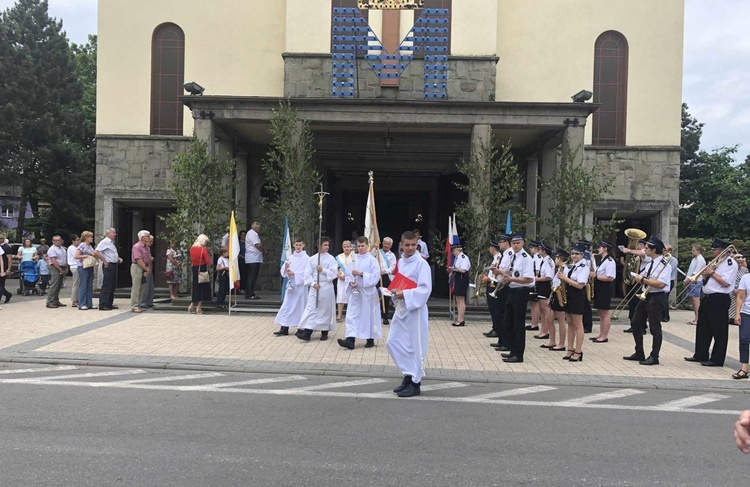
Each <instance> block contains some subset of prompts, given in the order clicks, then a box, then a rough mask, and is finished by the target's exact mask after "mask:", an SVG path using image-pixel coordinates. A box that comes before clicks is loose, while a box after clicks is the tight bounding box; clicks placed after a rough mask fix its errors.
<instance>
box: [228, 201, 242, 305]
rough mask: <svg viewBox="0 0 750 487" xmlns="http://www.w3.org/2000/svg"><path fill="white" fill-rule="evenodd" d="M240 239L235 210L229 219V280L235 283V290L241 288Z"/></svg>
mask: <svg viewBox="0 0 750 487" xmlns="http://www.w3.org/2000/svg"><path fill="white" fill-rule="evenodd" d="M239 255H240V239H239V233H237V222H235V221H234V212H232V216H231V217H230V219H229V282H231V283H233V286H234V290H235V291H236V290H237V289H239V288H240V265H239V262H238V256H239Z"/></svg>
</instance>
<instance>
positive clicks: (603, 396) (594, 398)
mask: <svg viewBox="0 0 750 487" xmlns="http://www.w3.org/2000/svg"><path fill="white" fill-rule="evenodd" d="M636 394H643V391H639V390H638V389H619V390H617V391H612V392H602V393H600V394H592V395H590V396H584V397H579V398H576V399H569V400H567V401H562V402H563V403H565V404H570V405H571V406H574V405H576V404H591V403H592V402H599V401H608V400H610V399H619V398H621V397H628V396H635V395H636Z"/></svg>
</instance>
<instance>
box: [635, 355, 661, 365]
mask: <svg viewBox="0 0 750 487" xmlns="http://www.w3.org/2000/svg"><path fill="white" fill-rule="evenodd" d="M638 363H639V364H641V365H659V359H658V358H655V357H652V356H650V355H649V357H648V358H647V359H646V360H641V361H640V362H638Z"/></svg>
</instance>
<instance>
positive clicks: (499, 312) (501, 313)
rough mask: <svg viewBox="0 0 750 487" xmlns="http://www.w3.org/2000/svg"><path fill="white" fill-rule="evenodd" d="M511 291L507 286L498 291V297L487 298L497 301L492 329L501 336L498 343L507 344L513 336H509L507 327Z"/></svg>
mask: <svg viewBox="0 0 750 487" xmlns="http://www.w3.org/2000/svg"><path fill="white" fill-rule="evenodd" d="M509 293H510V289H509V288H508V286H505V287H504V288H503V289H501V290H500V291H498V292H497V298H495V299H493V298H492V297H488V298H487V299H492V300H493V301H494V302H495V316H494V317H493V318H492V329H493V330H495V332H496V333H497V335H498V336H499V338H498V340H497V341H498V343H501V344H503V345H506V346H507V344H508V343H510V339H511V338H512V337H510V336H508V334H507V332H506V329H505V305H506V304H507V303H508V294H509ZM491 312H492V311H490V313H491ZM508 348H510V347H508Z"/></svg>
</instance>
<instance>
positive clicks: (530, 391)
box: [471, 386, 557, 399]
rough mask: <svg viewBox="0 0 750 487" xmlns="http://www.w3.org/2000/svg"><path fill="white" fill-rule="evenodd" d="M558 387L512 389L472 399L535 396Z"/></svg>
mask: <svg viewBox="0 0 750 487" xmlns="http://www.w3.org/2000/svg"><path fill="white" fill-rule="evenodd" d="M555 390H557V387H550V386H534V387H519V388H518V389H510V390H507V391H500V392H490V393H488V394H480V395H478V396H471V397H472V399H500V398H502V397H513V396H522V395H524V394H534V393H536V392H547V391H555Z"/></svg>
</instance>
